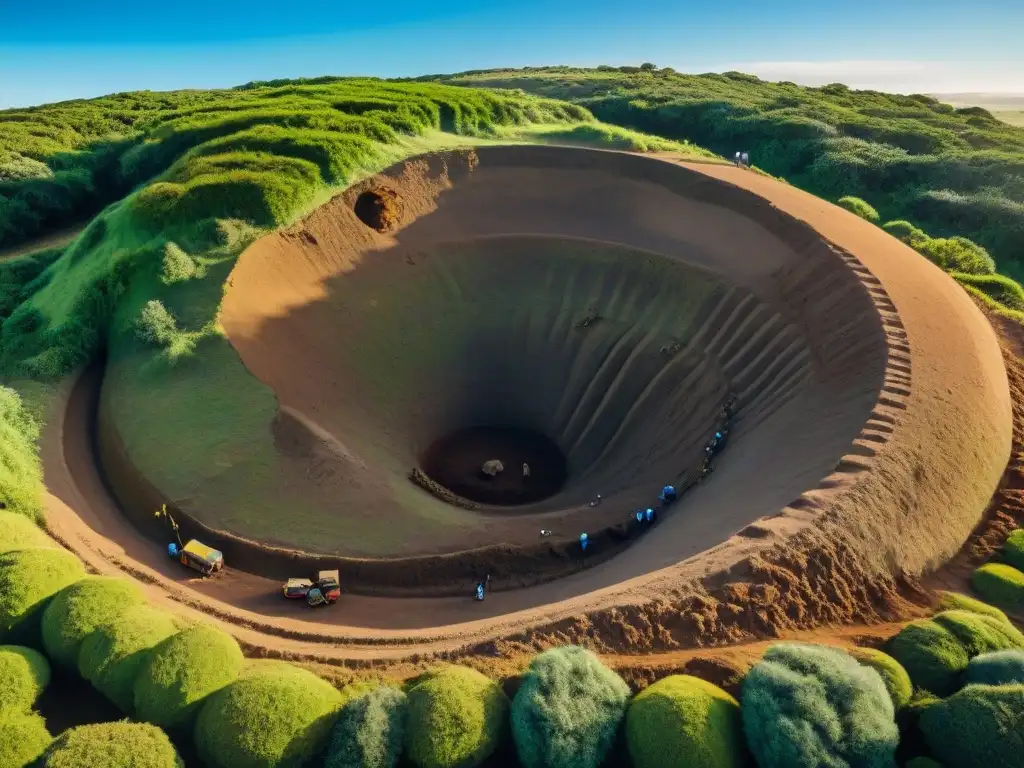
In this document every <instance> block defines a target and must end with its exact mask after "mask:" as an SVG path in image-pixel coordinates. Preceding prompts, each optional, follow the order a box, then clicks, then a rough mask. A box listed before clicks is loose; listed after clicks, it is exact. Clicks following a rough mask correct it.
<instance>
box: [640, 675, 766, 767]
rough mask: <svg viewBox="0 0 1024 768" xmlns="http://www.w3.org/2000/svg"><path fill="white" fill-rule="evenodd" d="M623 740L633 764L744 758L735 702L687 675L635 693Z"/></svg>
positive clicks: (727, 763) (727, 762) (733, 762)
mask: <svg viewBox="0 0 1024 768" xmlns="http://www.w3.org/2000/svg"><path fill="white" fill-rule="evenodd" d="M626 740H627V744H628V747H629V756H630V759H631V760H632V764H633V766H634V768H739V766H744V765H746V764H747V755H746V750H745V748H744V743H743V721H742V719H741V717H740V705H739V702H737V701H736V699H734V698H733V697H732V696H730V695H729V694H728V693H726V692H725V691H723V690H722V689H721V688H719V687H717V686H715V685H712V684H711V683H709V682H707V681H705V680H701V679H700V678H696V677H690V676H689V675H671V676H669V677H666V678H664V679H662V680H659V681H658V682H656V683H654V684H653V685H651V686H648V687H647V688H645V689H644V690H643V691H641V692H640V693H639V694H637V696H636V697H635V698H634V699H633V700H632V701H631V702H630V704H629V710H628V712H627V713H626Z"/></svg>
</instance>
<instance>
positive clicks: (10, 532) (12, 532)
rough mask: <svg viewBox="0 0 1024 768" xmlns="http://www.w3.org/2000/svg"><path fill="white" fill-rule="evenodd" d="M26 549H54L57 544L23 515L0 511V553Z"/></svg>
mask: <svg viewBox="0 0 1024 768" xmlns="http://www.w3.org/2000/svg"><path fill="white" fill-rule="evenodd" d="M27 547H43V548H46V547H50V548H54V549H55V548H56V547H57V544H56V542H55V541H54V540H53V539H51V538H50V537H49V536H47V535H46V533H45V532H44V531H43V530H42V529H41V528H40V527H39V526H38V525H36V524H35V523H34V522H32V520H30V519H29V518H27V517H25V515H19V514H18V513H17V512H7V511H6V510H0V553H3V552H12V551H14V550H16V549H25V548H27Z"/></svg>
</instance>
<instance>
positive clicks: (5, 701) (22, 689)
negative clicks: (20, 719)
mask: <svg viewBox="0 0 1024 768" xmlns="http://www.w3.org/2000/svg"><path fill="white" fill-rule="evenodd" d="M49 684H50V663H49V662H48V661H47V660H46V657H45V656H43V654H41V653H39V651H37V650H34V649H32V648H25V647H24V646H20V645H0V711H4V710H17V711H19V712H28V711H29V710H30V709H31V708H32V705H33V704H35V702H36V699H38V698H39V695H40V694H41V693H42V692H43V691H44V690H45V688H46V686H47V685H49Z"/></svg>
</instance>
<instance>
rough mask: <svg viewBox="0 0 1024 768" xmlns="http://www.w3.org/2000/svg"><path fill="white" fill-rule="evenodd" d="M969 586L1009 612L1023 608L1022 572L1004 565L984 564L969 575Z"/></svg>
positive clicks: (1023, 577) (1023, 572)
mask: <svg viewBox="0 0 1024 768" xmlns="http://www.w3.org/2000/svg"><path fill="white" fill-rule="evenodd" d="M971 586H973V587H974V588H975V589H976V590H978V594H979V595H981V596H982V597H983V598H985V599H986V600H989V601H991V602H993V603H995V604H996V605H1001V606H1003V607H1004V608H1009V609H1011V610H1014V609H1018V608H1021V607H1022V606H1024V571H1019V570H1017V569H1016V568H1014V567H1013V566H1012V565H1006V564H1005V563H985V564H984V565H983V566H981V567H980V568H978V569H976V570H975V571H974V573H973V574H971Z"/></svg>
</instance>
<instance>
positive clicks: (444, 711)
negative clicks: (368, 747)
mask: <svg viewBox="0 0 1024 768" xmlns="http://www.w3.org/2000/svg"><path fill="white" fill-rule="evenodd" d="M407 695H408V697H409V720H408V723H407V725H406V735H405V742H406V750H407V755H408V757H409V759H410V760H411V761H412V763H413V764H414V765H416V766H417V767H418V768H474V766H478V765H480V764H482V763H483V762H484V761H485V760H486V759H487V758H488V757H490V756H491V754H493V753H494V751H495V750H496V749H497V748H498V745H499V743H500V742H501V740H502V737H503V735H504V734H505V731H506V729H507V723H506V718H507V716H508V708H509V702H508V698H507V697H506V696H505V694H504V692H503V691H502V690H501V686H499V685H498V684H497V683H495V682H494V681H493V680H489V679H487V678H486V677H485V676H484V675H482V674H480V673H479V672H477V671H476V670H473V669H469V668H467V667H454V666H449V667H442V668H440V669H437V670H435V671H433V672H430V673H428V674H426V675H424V676H423V677H422V678H421V679H420V680H418V681H416V682H415V684H414V685H412V686H411V687H410V688H409V690H408V692H407Z"/></svg>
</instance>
